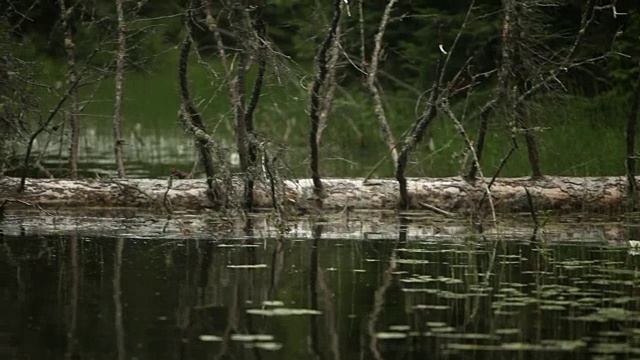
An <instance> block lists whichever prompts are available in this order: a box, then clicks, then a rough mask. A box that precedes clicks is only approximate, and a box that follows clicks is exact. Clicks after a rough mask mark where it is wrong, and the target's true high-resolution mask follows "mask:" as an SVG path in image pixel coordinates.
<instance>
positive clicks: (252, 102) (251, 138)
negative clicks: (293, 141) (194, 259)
mask: <svg viewBox="0 0 640 360" xmlns="http://www.w3.org/2000/svg"><path fill="white" fill-rule="evenodd" d="M254 12H255V14H256V15H255V20H254V25H253V31H254V33H255V42H256V46H255V47H256V48H257V58H258V73H257V74H256V79H255V81H254V83H253V89H252V91H251V98H250V99H249V105H248V106H247V110H246V112H245V114H244V119H245V128H246V130H247V136H248V139H247V140H248V143H247V146H248V148H247V151H248V153H247V156H248V159H247V160H248V165H249V169H248V173H247V175H248V178H247V184H246V187H245V196H244V206H245V209H247V210H248V211H251V210H253V188H254V183H255V181H254V176H255V174H256V172H257V163H258V146H257V144H256V141H257V140H256V138H255V130H254V126H253V113H254V112H255V110H256V108H257V107H258V101H259V100H260V95H261V94H262V84H263V82H264V75H265V72H266V70H267V45H266V41H267V39H266V36H267V25H266V23H265V19H264V3H263V2H262V1H259V2H258V5H257V7H256V9H255V11H254Z"/></svg>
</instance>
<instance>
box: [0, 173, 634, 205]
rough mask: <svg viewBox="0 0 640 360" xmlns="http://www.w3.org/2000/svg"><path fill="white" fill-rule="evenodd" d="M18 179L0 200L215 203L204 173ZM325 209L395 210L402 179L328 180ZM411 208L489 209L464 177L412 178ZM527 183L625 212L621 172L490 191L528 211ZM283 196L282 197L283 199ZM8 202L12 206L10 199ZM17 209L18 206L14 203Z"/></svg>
mask: <svg viewBox="0 0 640 360" xmlns="http://www.w3.org/2000/svg"><path fill="white" fill-rule="evenodd" d="M19 184H20V180H19V179H18V178H12V177H5V178H1V179H0V204H2V203H4V202H5V200H19V201H24V202H28V203H31V204H39V205H40V206H42V207H43V208H65V207H103V208H109V207H127V208H144V209H158V210H163V209H164V208H165V206H168V207H170V208H171V210H174V211H179V210H201V209H205V208H208V207H209V206H210V203H209V200H208V198H207V196H206V195H205V193H206V190H207V187H206V183H205V180H204V179H193V180H175V179H174V180H173V182H172V188H171V189H169V190H168V189H167V186H168V184H169V183H168V181H167V180H162V179H128V180H120V179H85V180H57V179H27V181H26V186H25V190H24V192H22V193H18V192H17V191H16V189H17V188H18V186H19ZM324 184H325V191H326V194H327V197H326V198H324V199H323V208H324V210H343V209H380V210H384V209H396V207H397V204H398V184H397V181H395V180H392V179H380V180H368V181H367V182H366V183H363V179H360V178H351V179H326V182H324ZM407 185H408V190H409V194H410V202H409V208H410V209H425V208H427V207H430V206H431V207H437V208H439V209H442V210H445V211H449V212H457V213H472V212H479V211H484V210H486V209H488V201H486V199H484V201H483V197H484V190H483V186H482V183H481V181H480V180H476V181H474V182H468V181H466V180H464V179H462V178H459V177H452V178H409V179H408V183H407ZM234 187H235V194H234V195H233V196H234V199H235V201H237V203H238V204H240V202H241V201H242V199H241V197H242V193H243V192H242V182H241V181H240V180H237V181H235V182H234ZM285 188H286V190H285V193H286V199H284V201H285V203H286V204H289V205H290V206H291V207H292V208H293V209H295V210H298V211H302V212H305V211H312V210H313V209H314V206H315V205H314V204H315V197H314V193H313V183H312V181H311V180H310V179H301V180H288V181H286V183H285ZM525 188H527V189H528V190H529V192H530V193H531V195H532V198H533V204H534V207H535V210H537V211H539V210H551V209H553V210H559V211H560V212H576V211H579V212H585V211H586V212H600V213H617V212H621V211H624V210H625V206H624V205H625V199H626V188H627V179H626V177H624V176H617V177H545V178H543V179H537V180H533V179H531V178H528V177H523V178H502V179H497V180H496V181H495V183H494V184H493V186H492V188H491V191H492V197H493V202H494V205H495V208H496V211H499V212H503V213H506V212H523V211H525V212H528V211H530V209H529V202H528V200H527V195H526V192H525ZM267 190H268V188H267V187H266V186H265V185H264V184H258V186H257V187H256V189H255V199H254V201H255V207H256V208H271V207H272V200H271V196H270V194H271V192H270V191H267ZM280 200H282V199H280ZM7 206H10V205H7ZM11 207H13V205H11Z"/></svg>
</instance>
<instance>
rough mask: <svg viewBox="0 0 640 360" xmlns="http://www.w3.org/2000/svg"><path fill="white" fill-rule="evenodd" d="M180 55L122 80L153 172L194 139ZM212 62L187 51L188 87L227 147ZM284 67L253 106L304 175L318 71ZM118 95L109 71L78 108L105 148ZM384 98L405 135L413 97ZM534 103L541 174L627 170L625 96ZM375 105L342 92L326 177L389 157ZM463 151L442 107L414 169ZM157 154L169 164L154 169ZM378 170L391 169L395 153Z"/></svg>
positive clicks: (469, 125)
mask: <svg viewBox="0 0 640 360" xmlns="http://www.w3.org/2000/svg"><path fill="white" fill-rule="evenodd" d="M177 61H178V59H177V51H175V49H174V50H171V51H168V52H166V53H165V54H164V55H163V59H162V60H161V61H158V62H157V64H156V65H155V66H154V69H153V71H151V72H148V73H144V72H129V73H128V74H127V76H126V80H125V102H124V108H123V115H124V123H123V127H124V133H125V134H132V133H135V132H137V133H138V134H140V135H141V136H142V138H143V139H144V140H145V142H146V143H145V148H144V150H143V151H142V152H143V153H153V152H154V151H156V150H154V147H164V150H163V151H162V152H158V154H160V155H158V156H156V157H153V158H152V159H155V160H149V159H148V158H144V160H141V161H142V162H144V163H146V164H147V166H149V167H151V166H152V165H153V168H154V170H153V171H152V176H155V175H159V174H166V173H167V168H168V167H169V166H172V165H173V164H175V165H184V166H187V165H186V164H176V162H175V161H173V160H172V161H173V163H171V161H167V162H165V161H164V160H163V159H162V157H163V156H167V155H166V154H170V155H171V154H173V153H176V154H178V153H180V151H183V152H184V149H182V147H188V148H190V147H191V145H190V143H189V141H188V137H187V136H185V135H184V133H183V131H182V129H181V128H180V127H179V125H178V117H177V112H178V109H179V103H180V98H179V93H178V85H177V71H176V69H177ZM211 64H212V65H211V69H212V70H213V72H212V71H210V69H208V68H207V67H205V66H202V65H200V64H198V63H197V61H196V59H191V65H190V68H189V79H190V86H191V90H192V94H193V95H194V97H195V98H196V100H197V102H198V108H199V109H200V110H201V112H202V114H203V117H204V119H205V120H206V123H207V126H208V129H209V130H210V132H211V133H213V134H214V136H215V138H216V139H218V140H219V141H220V142H221V143H222V144H223V145H226V146H228V145H230V144H233V142H234V138H233V123H232V114H231V110H230V106H229V99H228V95H227V89H226V85H225V79H224V76H223V72H222V68H221V66H220V65H219V64H217V63H216V62H214V61H211ZM284 65H285V64H283V63H280V64H278V68H277V70H273V69H272V70H271V71H270V72H269V74H268V76H267V79H266V80H267V81H266V84H265V87H264V93H263V96H262V97H261V99H260V104H259V107H258V110H257V111H256V114H255V123H256V128H257V131H258V132H259V134H260V135H261V136H263V138H264V139H270V141H271V142H272V143H273V144H274V146H276V145H283V146H285V147H286V148H287V152H286V154H287V155H286V162H287V166H288V167H289V168H290V170H291V175H292V176H307V175H308V173H309V171H308V170H307V169H308V153H309V150H308V145H307V143H308V142H307V141H308V131H309V118H308V114H307V113H308V108H309V99H308V91H307V90H306V89H305V88H304V87H305V86H307V85H308V84H309V83H310V82H311V79H312V78H311V76H310V73H309V68H310V66H301V67H294V68H293V70H285V66H284ZM43 68H45V69H47V71H46V72H45V77H46V79H45V80H46V81H48V82H51V83H53V82H55V81H59V80H60V79H62V76H63V75H64V74H63V70H64V66H63V65H62V64H60V63H57V62H45V63H43ZM252 78H253V74H250V76H249V80H250V81H249V82H248V83H249V84H251V83H252ZM248 90H250V89H248ZM92 92H93V89H92V88H91V87H90V86H89V87H85V88H83V89H82V99H83V100H88V99H89V95H90V94H91V93H92ZM113 93H114V84H113V79H106V80H105V81H103V82H102V83H101V84H100V85H99V86H98V88H97V90H96V92H95V96H93V98H92V99H91V102H90V103H89V104H88V105H87V107H86V109H85V111H84V113H83V115H82V126H83V129H84V131H89V130H87V129H92V131H95V132H96V133H97V134H99V135H102V136H101V137H99V138H100V139H102V140H96V141H104V142H105V144H103V145H102V147H103V148H105V149H108V148H109V146H110V141H111V140H110V136H111V114H112V112H113ZM54 101H55V96H49V97H48V100H47V102H48V103H49V104H52V103H53V102H54ZM386 101H387V103H386V105H387V107H386V110H387V116H388V119H389V122H390V124H391V126H392V128H393V132H394V134H395V136H396V139H397V140H399V137H400V135H401V134H402V133H403V132H404V131H406V130H407V129H409V128H410V127H411V125H412V123H413V121H414V119H415V117H416V113H419V112H420V111H421V109H416V106H415V101H416V100H415V98H414V97H413V96H402V95H401V94H395V95H394V94H390V93H387V94H386ZM536 102H537V103H536V106H535V107H534V108H533V110H531V112H530V118H531V119H532V120H534V121H536V123H537V126H539V127H540V128H541V129H543V130H542V131H541V132H539V133H537V135H538V139H539V147H540V149H539V150H540V159H541V164H542V169H543V171H544V173H545V174H549V175H572V176H586V175H593V176H595V175H621V174H623V173H624V148H625V147H624V123H625V120H626V109H628V106H627V105H626V102H625V101H623V99H621V98H620V97H615V96H612V98H606V97H601V98H599V99H591V100H590V99H584V98H566V99H564V100H563V101H562V102H558V101H551V100H545V99H542V98H541V99H537V100H536ZM372 108H373V106H372V103H371V100H370V98H369V96H368V95H367V93H366V92H364V91H362V90H361V89H355V90H351V91H349V90H344V91H341V92H338V95H337V97H336V99H335V103H334V107H333V113H332V115H331V119H330V122H329V126H328V128H327V129H326V130H325V132H324V135H323V139H322V147H321V155H322V157H323V160H322V162H321V172H322V174H323V175H324V176H365V175H367V174H368V173H369V172H370V171H372V169H373V167H374V165H375V164H376V163H378V161H379V160H380V159H381V158H382V157H384V156H388V150H387V148H386V145H385V144H384V143H383V141H382V138H381V135H380V131H379V127H378V123H377V120H376V118H375V115H374V113H373V110H372ZM459 108H460V106H459V105H458V106H456V107H455V109H456V110H459ZM473 111H474V109H472V110H470V111H469V112H473ZM476 121H477V120H472V121H467V122H465V124H464V125H465V127H466V129H467V131H468V133H469V135H470V136H471V137H472V138H475V136H476V130H477V126H478V125H477V123H476ZM490 128H491V132H490V134H489V137H488V140H487V147H486V150H485V153H484V154H483V157H482V168H483V170H484V174H485V175H486V176H492V175H493V173H494V172H495V170H496V168H497V167H498V164H499V162H500V160H501V159H502V158H503V157H504V155H505V154H506V152H507V151H508V149H509V147H510V146H511V140H510V133H509V129H508V126H507V125H506V124H505V121H504V120H501V119H497V118H494V119H492V124H491V126H490ZM429 138H432V139H433V143H434V144H435V151H430V150H429V148H428V147H427V146H426V143H428V142H429V140H428V139H429ZM518 144H519V149H518V150H517V151H516V152H515V153H514V154H513V156H512V157H511V159H510V160H509V162H508V163H507V166H506V167H505V169H504V170H503V172H502V176H526V175H528V174H529V173H530V171H529V164H528V160H527V156H526V148H525V142H524V139H522V138H521V137H518ZM94 145H95V144H94ZM130 145H132V144H130ZM181 149H182V150H181ZM179 150H180V151H179ZM463 151H464V143H463V141H462V140H461V138H460V136H459V135H458V134H457V132H456V131H455V129H454V127H453V124H452V122H451V121H450V120H449V119H448V118H445V117H443V116H442V115H439V116H438V118H437V119H436V120H435V122H434V124H433V126H432V127H431V128H430V129H429V130H428V134H427V137H426V140H425V144H423V145H421V146H420V147H419V148H418V150H417V151H416V152H415V153H414V154H413V155H412V157H411V164H410V166H409V168H408V175H411V176H434V177H435V176H454V175H458V174H460V171H461V170H460V169H461V159H462V155H461V154H462V153H463ZM139 152H140V151H139ZM106 153H107V151H106V150H105V154H106ZM105 156H106V155H105ZM176 156H177V155H176ZM128 159H131V156H130V157H129V158H128ZM469 160H470V159H469ZM469 160H468V161H467V164H468V162H469ZM156 162H158V163H163V165H162V166H159V167H158V166H157V164H155V163H156ZM149 163H154V164H149ZM373 174H374V176H380V177H383V176H384V177H386V176H392V175H393V166H392V164H391V160H390V158H388V160H386V161H384V162H383V164H382V166H380V167H379V168H377V169H375V171H373Z"/></svg>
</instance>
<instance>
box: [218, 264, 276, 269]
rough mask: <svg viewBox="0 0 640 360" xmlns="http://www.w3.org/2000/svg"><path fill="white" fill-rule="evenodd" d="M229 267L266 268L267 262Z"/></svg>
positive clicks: (231, 267) (229, 266)
mask: <svg viewBox="0 0 640 360" xmlns="http://www.w3.org/2000/svg"><path fill="white" fill-rule="evenodd" d="M227 267H228V268H229V269H264V268H266V267H267V264H245V265H227Z"/></svg>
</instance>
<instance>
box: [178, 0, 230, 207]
mask: <svg viewBox="0 0 640 360" xmlns="http://www.w3.org/2000/svg"><path fill="white" fill-rule="evenodd" d="M190 5H193V4H190ZM192 11H193V10H192V8H191V7H190V8H189V9H188V10H187V14H186V20H185V26H186V28H187V35H186V36H185V38H184V40H183V42H182V46H181V47H180V61H179V65H178V80H179V83H180V97H181V98H182V106H181V107H182V111H181V113H182V116H181V119H182V121H183V124H184V126H185V128H186V130H187V131H188V132H190V133H191V134H192V135H193V136H194V137H195V139H196V146H197V149H198V153H199V155H200V163H201V164H202V168H203V169H204V172H205V175H206V177H207V191H208V192H207V196H208V197H209V199H210V200H211V201H212V202H213V203H214V205H219V204H221V203H222V202H225V198H222V194H220V192H219V191H218V189H217V188H216V186H215V176H216V172H215V168H214V162H213V154H212V147H213V146H214V145H215V144H214V142H213V139H211V137H210V136H209V135H208V134H207V131H206V128H205V125H204V122H203V121H202V116H201V115H200V112H198V109H197V108H196V106H195V104H194V102H193V99H192V98H191V95H190V93H189V83H188V80H187V64H188V60H189V51H190V50H191V45H192V40H191V24H190V19H191V17H192V15H193V14H192Z"/></svg>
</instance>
